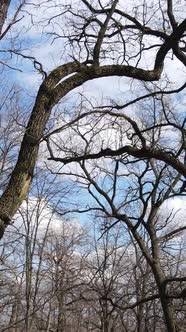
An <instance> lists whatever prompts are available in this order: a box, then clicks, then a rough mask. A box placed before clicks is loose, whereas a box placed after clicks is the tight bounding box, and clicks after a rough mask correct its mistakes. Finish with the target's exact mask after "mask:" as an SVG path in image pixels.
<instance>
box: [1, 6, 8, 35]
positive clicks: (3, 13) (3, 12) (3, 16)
mask: <svg viewBox="0 0 186 332" xmlns="http://www.w3.org/2000/svg"><path fill="white" fill-rule="evenodd" d="M10 1H11V0H1V3H0V36H1V34H2V28H3V24H4V23H5V20H6V17H7V12H8V7H9V5H10Z"/></svg>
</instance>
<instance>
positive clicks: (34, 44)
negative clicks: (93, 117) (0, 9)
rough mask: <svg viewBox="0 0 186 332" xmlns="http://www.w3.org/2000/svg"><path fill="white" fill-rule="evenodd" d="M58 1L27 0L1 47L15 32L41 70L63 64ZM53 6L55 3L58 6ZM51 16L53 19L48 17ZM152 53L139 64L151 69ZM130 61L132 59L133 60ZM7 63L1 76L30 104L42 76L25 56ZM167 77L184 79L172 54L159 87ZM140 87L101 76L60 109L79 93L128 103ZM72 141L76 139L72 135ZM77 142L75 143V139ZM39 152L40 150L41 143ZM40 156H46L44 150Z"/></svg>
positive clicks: (66, 51) (65, 54) (66, 49)
mask: <svg viewBox="0 0 186 332" xmlns="http://www.w3.org/2000/svg"><path fill="white" fill-rule="evenodd" d="M68 2H69V1H65V2H63V4H64V3H65V4H67V3H68ZM105 2H107V1H105ZM137 3H138V2H136V1H132V2H131V1H125V5H124V6H126V9H127V10H129V12H130V6H131V5H133V6H136V8H137ZM152 3H153V2H152ZM33 4H34V5H33ZM61 4H62V3H61V1H53V0H52V1H49V2H48V1H43V0H42V1H41V0H39V1H31V0H30V1H27V5H26V7H25V8H24V10H23V11H22V12H21V14H20V16H21V17H22V19H21V20H20V21H19V22H18V23H17V24H16V25H15V26H13V28H12V30H11V32H10V33H9V35H8V37H7V39H6V40H5V41H4V42H3V43H2V48H4V50H6V49H9V48H10V47H11V43H12V37H13V36H14V35H16V34H18V38H16V43H15V46H16V48H18V49H19V47H20V48H21V49H22V50H23V51H22V53H23V54H24V55H28V56H30V57H35V58H36V59H37V61H39V62H41V63H42V66H43V69H44V70H45V71H46V72H47V73H48V72H50V71H51V70H52V69H54V68H55V67H57V66H59V65H61V64H62V63H65V62H66V61H69V60H71V59H72V57H71V53H70V52H71V48H70V46H66V44H65V42H66V39H64V38H55V37H57V36H58V35H62V34H64V33H65V32H66V30H68V29H67V26H66V24H67V21H65V20H64V21H63V19H62V18H61V17H60V16H57V17H55V16H56V15H58V14H59V11H61V10H62V6H61ZM56 5H58V7H57V6H56ZM73 5H74V6H77V8H78V6H79V1H76V2H73ZM14 6H15V2H13V5H12V7H11V8H10V12H9V17H11V16H12V14H13V11H14ZM136 10H137V9H136ZM140 11H141V7H140V9H139V13H137V15H140ZM146 15H147V18H146V19H147V20H151V24H152V25H153V24H154V26H155V25H156V24H158V23H157V18H156V15H155V16H154V17H153V18H152V17H148V13H147V14H146ZM176 15H177V17H178V18H179V19H180V20H181V18H182V17H181V15H182V14H181V11H180V10H179V7H177V8H176ZM50 17H54V18H53V19H52V20H49V18H50ZM67 18H68V17H67ZM68 22H69V21H68ZM33 23H34V24H33ZM53 33H55V35H53V36H52V34H53ZM153 41H154V37H153V38H152V37H151V38H150V39H148V44H150V43H151V42H153ZM130 47H131V50H133V48H134V47H133V45H132V43H131V45H130ZM83 52H84V51H82V53H83ZM83 54H84V53H83ZM4 55H5V56H6V57H7V54H6V53H2V54H1V56H2V59H3V57H4ZM154 56H155V53H154V51H153V50H150V51H149V50H148V51H147V52H145V54H144V56H143V57H142V59H140V66H141V67H143V68H147V67H148V68H152V67H153V63H154ZM133 61H135V59H134V60H133ZM7 63H8V64H11V66H13V67H14V68H16V69H17V70H14V71H12V70H11V69H9V68H6V69H5V72H4V76H6V78H7V82H8V83H7V85H12V84H14V85H15V86H18V87H20V88H21V89H23V93H24V95H25V96H26V99H27V101H26V102H27V103H28V100H29V103H30V104H31V105H32V104H33V103H34V99H35V96H36V94H37V91H38V88H39V86H40V84H41V82H42V76H41V75H40V74H39V73H38V72H37V71H36V70H35V69H34V68H33V64H32V61H31V59H24V58H22V57H21V56H13V57H12V59H10V60H9V61H8V62H7ZM167 77H168V79H169V80H170V82H171V86H172V87H173V88H176V87H179V86H181V85H182V84H183V82H184V80H185V68H183V65H182V64H181V63H180V62H179V61H178V60H176V59H175V57H173V58H172V56H171V54H169V56H167V57H166V61H165V68H164V73H163V76H162V79H161V82H160V84H161V86H165V84H166V78H167ZM149 86H152V84H149ZM141 90H142V87H141V85H140V84H139V82H137V81H133V82H132V85H131V80H130V79H126V78H117V77H112V78H101V79H97V80H92V81H90V82H87V83H85V84H84V85H83V86H82V87H80V88H78V89H76V90H75V91H73V92H72V93H70V94H69V96H67V97H66V98H65V100H64V102H63V104H62V106H60V107H59V108H61V109H62V110H63V109H64V108H65V107H67V109H70V108H73V107H74V104H75V103H76V102H77V100H79V98H80V97H79V96H80V94H83V95H84V96H85V97H86V98H87V99H91V100H92V101H93V102H94V104H96V105H99V104H100V103H106V104H110V102H111V100H112V101H113V100H114V101H115V102H117V103H121V104H122V103H124V102H128V101H129V100H130V99H131V98H135V97H136V96H139V95H140V94H141ZM23 106H24V100H23ZM31 109H32V108H31V107H30V108H29V109H28V113H29V112H31ZM55 112H57V111H55V110H54V111H53V115H54V114H55ZM128 112H129V113H130V112H133V109H132V108H129V111H128ZM72 114H73V112H72ZM53 115H52V116H53ZM56 124H58V121H56ZM100 125H101V123H100ZM109 130H110V129H109ZM113 133H114V131H113V130H110V132H109V131H108V130H107V133H106V134H105V133H104V134H101V135H100V136H99V139H100V140H101V141H104V140H105V139H106V138H105V135H106V136H107V138H108V136H109V137H113ZM61 139H62V140H63V137H61ZM74 140H76V138H75V137H74ZM76 144H77V145H78V141H76ZM40 151H42V146H41V150H40ZM43 157H45V153H44V151H43ZM43 157H42V158H41V160H39V163H40V167H41V165H42V164H43V165H44V164H45V162H46V161H45V160H44V159H45V158H43ZM43 167H44V166H43ZM73 167H74V166H73ZM73 169H74V168H73ZM81 195H82V196H81V199H82V198H83V199H85V196H84V195H85V194H83V193H81ZM85 201H86V200H85ZM183 201H184V200H183V198H175V199H174V200H173V201H172V202H171V206H173V207H175V208H176V209H179V208H180V206H182V203H183ZM169 204H170V203H169ZM82 219H83V218H82Z"/></svg>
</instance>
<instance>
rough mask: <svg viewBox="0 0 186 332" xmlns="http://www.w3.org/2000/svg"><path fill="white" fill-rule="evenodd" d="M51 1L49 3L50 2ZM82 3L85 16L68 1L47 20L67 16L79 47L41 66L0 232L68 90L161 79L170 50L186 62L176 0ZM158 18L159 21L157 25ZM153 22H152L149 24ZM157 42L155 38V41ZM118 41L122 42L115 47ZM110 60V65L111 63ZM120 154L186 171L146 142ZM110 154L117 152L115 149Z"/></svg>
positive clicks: (71, 38) (182, 25)
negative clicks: (147, 58)
mask: <svg viewBox="0 0 186 332" xmlns="http://www.w3.org/2000/svg"><path fill="white" fill-rule="evenodd" d="M8 5H9V2H5V7H4V8H5V10H4V11H3V13H4V14H3V15H2V22H4V20H5V17H6V12H7V8H8ZM48 5H49V6H50V3H49V2H48ZM80 5H81V6H82V14H79V7H77V6H76V5H73V4H71V3H70V2H69V3H68V4H67V5H64V6H63V5H61V6H59V7H58V13H57V15H55V16H52V17H50V19H49V20H48V23H50V24H54V23H53V22H54V19H55V18H56V17H57V18H58V19H59V18H61V19H63V20H64V17H65V16H64V15H66V22H67V23H68V26H69V29H70V31H69V33H68V30H67V33H66V34H65V33H64V34H62V35H61V36H60V35H59V37H64V38H67V40H68V42H69V43H70V45H72V47H74V45H76V46H77V48H74V51H73V52H72V57H73V58H74V61H71V62H67V63H66V64H64V65H61V66H59V67H57V68H55V69H54V70H53V71H52V72H51V73H50V74H49V75H47V74H46V73H45V72H44V71H43V70H42V67H40V69H39V70H40V71H41V72H42V74H43V75H44V76H45V79H44V80H43V82H42V84H41V86H40V88H39V91H38V94H37V97H36V101H35V105H34V107H33V112H32V114H31V117H30V120H29V122H28V124H27V128H26V131H25V135H24V138H23V141H22V145H21V148H20V152H19V157H18V161H17V164H16V166H15V169H14V171H13V172H12V176H11V179H10V181H9V184H8V186H7V188H6V190H5V191H4V193H3V195H2V197H1V200H0V207H1V209H0V210H1V236H2V235H3V232H4V228H5V227H6V226H7V225H8V224H9V222H10V220H11V218H12V216H13V215H14V214H15V212H16V211H17V209H18V207H19V206H20V204H21V203H22V201H23V199H24V198H25V197H26V195H27V193H28V190H29V187H30V184H31V181H32V178H33V170H34V167H35V164H36V159H37V155H38V148H39V143H40V142H41V140H42V139H43V134H44V129H45V127H46V123H47V121H48V119H49V116H50V113H51V110H52V108H53V107H54V106H55V105H57V103H58V102H59V101H60V100H61V99H62V98H63V97H64V96H65V95H66V94H67V93H69V92H70V91H72V90H73V89H75V88H76V87H78V86H80V85H82V84H83V83H85V82H87V81H89V80H92V79H95V78H100V77H108V76H122V77H129V78H133V79H137V80H140V81H151V82H153V81H159V80H160V78H161V75H162V71H163V68H164V61H165V58H166V57H167V55H168V53H169V51H170V52H172V53H173V54H174V57H175V58H176V59H178V60H179V61H180V62H181V63H183V65H185V63H186V60H185V53H184V52H185V48H184V32H185V27H186V21H185V20H183V19H182V18H181V14H180V16H179V17H178V18H177V17H176V15H175V13H174V8H173V4H172V2H171V1H167V2H166V4H165V6H161V5H160V4H158V6H156V4H153V5H152V6H151V7H148V5H147V3H144V5H143V7H140V5H139V6H137V7H134V8H132V11H129V13H127V11H125V10H124V9H123V8H122V4H121V3H120V2H119V1H112V2H111V3H109V4H103V3H101V2H99V3H98V4H97V2H95V4H94V3H90V2H88V1H85V0H83V1H81V3H80ZM157 13H158V14H159V19H160V20H159V19H158V17H157ZM155 14H156V15H155ZM87 17H88V19H87ZM156 17H157V19H156ZM154 19H155V24H153V23H154ZM151 21H152V26H149V24H151ZM159 22H161V23H159ZM62 30H63V29H62ZM63 31H64V30H63ZM131 34H132V36H131ZM148 36H150V37H153V38H151V39H150V46H149V45H148V43H147V44H146V42H145V40H146V37H148ZM131 40H134V43H135V47H134V49H135V52H133V50H132V46H133V42H131ZM152 40H153V41H154V40H155V43H153V41H152ZM148 42H149V41H148ZM117 44H119V46H118V48H117V47H116V48H115V45H117ZM137 46H138V47H137ZM82 47H83V50H82ZM148 49H155V50H156V51H155V54H154V56H153V67H152V68H150V69H149V68H148V69H143V67H141V58H142V55H143V53H144V52H146V50H148ZM129 50H131V51H129ZM136 50H137V52H136ZM105 54H106V55H105ZM112 54H113V55H112ZM116 54H118V56H116ZM113 59H114V60H113ZM108 60H109V64H107V63H108ZM142 143H143V142H142ZM119 152H123V153H125V152H127V153H129V154H130V155H132V156H135V157H138V158H155V159H157V160H163V161H164V162H165V163H166V164H167V165H171V166H172V167H173V168H175V169H176V170H177V171H179V172H180V174H182V175H183V176H185V175H186V170H185V165H184V164H183V162H182V161H181V160H179V159H177V156H176V155H172V154H170V153H169V152H165V151H162V150H161V149H159V148H158V149H155V148H154V149H149V148H148V147H145V146H142V147H140V148H139V149H138V148H134V147H131V146H126V147H124V148H123V149H122V151H119ZM117 153H118V152H117ZM111 154H114V155H115V154H116V152H115V151H114V152H111ZM107 155H110V152H108V150H107V151H100V152H99V154H96V155H95V158H97V157H99V156H107Z"/></svg>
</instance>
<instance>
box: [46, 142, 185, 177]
mask: <svg viewBox="0 0 186 332" xmlns="http://www.w3.org/2000/svg"><path fill="white" fill-rule="evenodd" d="M125 153H127V154H128V155H130V156H133V157H136V158H145V159H152V158H153V159H157V160H161V161H164V162H165V163H166V164H168V165H170V166H172V167H173V168H174V169H175V170H177V171H178V172H179V173H180V174H182V175H183V176H184V177H186V166H185V165H184V164H183V163H181V162H180V161H179V160H177V159H176V158H175V157H174V156H172V155H170V154H169V153H167V152H165V151H163V150H160V149H151V148H148V147H143V148H141V149H140V148H135V147H132V146H130V145H125V146H123V147H122V148H120V149H117V150H111V149H109V148H107V149H104V150H101V151H100V152H98V153H92V154H87V155H81V156H76V157H71V158H59V157H53V158H49V159H52V160H54V161H59V162H62V163H64V164H65V165H66V164H69V163H71V162H79V161H83V160H91V159H99V158H101V157H117V156H121V155H122V154H125Z"/></svg>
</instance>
